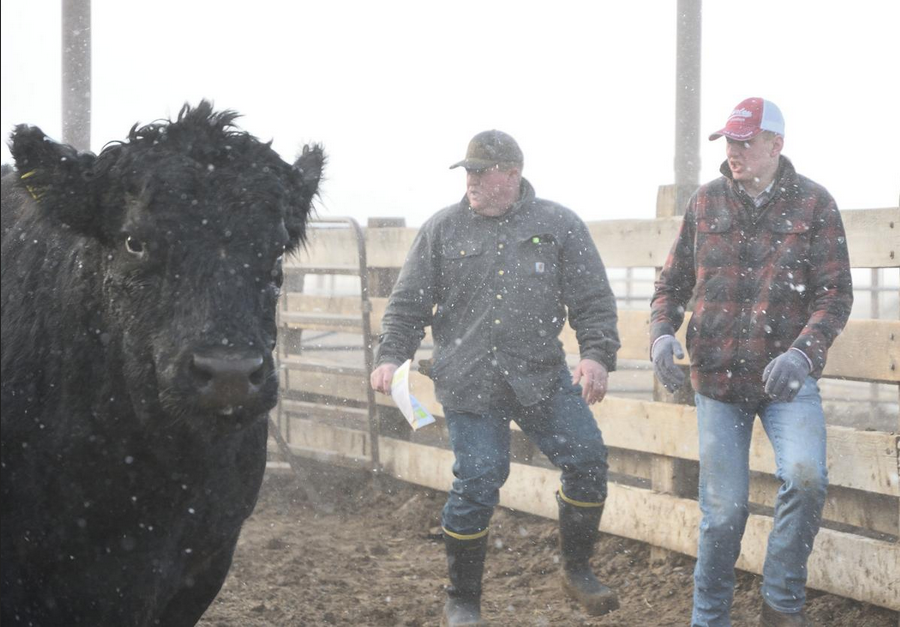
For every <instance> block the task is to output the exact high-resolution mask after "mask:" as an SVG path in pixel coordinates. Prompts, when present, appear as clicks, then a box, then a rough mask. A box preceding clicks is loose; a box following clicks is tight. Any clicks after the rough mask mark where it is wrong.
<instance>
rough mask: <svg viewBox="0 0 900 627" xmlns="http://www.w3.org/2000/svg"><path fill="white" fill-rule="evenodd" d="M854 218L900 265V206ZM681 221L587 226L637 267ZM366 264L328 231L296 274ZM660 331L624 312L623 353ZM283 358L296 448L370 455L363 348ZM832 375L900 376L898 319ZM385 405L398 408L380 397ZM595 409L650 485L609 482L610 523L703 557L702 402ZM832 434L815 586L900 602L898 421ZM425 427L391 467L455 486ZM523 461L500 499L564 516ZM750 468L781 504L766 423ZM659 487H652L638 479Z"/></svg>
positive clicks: (837, 361) (379, 266) (443, 453)
mask: <svg viewBox="0 0 900 627" xmlns="http://www.w3.org/2000/svg"><path fill="white" fill-rule="evenodd" d="M842 215H843V218H844V223H845V226H846V229H847V237H848V245H849V247H850V255H851V264H852V265H853V266H854V267H867V268H895V267H898V265H900V264H898V255H900V209H897V208H890V209H872V210H857V211H845V212H843V214H842ZM679 224H680V218H657V219H655V220H617V221H609V222H598V223H592V224H589V228H590V231H591V234H592V236H593V238H594V240H595V242H596V244H597V247H598V249H599V250H600V253H601V255H602V257H603V260H604V262H605V263H606V265H607V266H608V267H611V268H612V267H625V268H639V267H658V266H660V265H661V264H662V263H663V261H664V259H665V257H666V255H667V253H668V250H669V247H670V246H671V244H672V242H673V241H674V239H675V236H676V234H677V230H678V227H679ZM415 233H416V230H415V229H408V228H377V229H368V231H367V233H366V245H367V254H368V260H369V267H370V268H371V269H372V270H373V272H376V273H377V272H379V271H393V272H396V270H397V269H398V268H399V267H400V266H401V265H402V264H403V262H404V259H405V256H406V252H407V251H408V250H409V247H410V244H411V243H412V239H413V238H414V237H415ZM357 267H358V259H357V249H356V243H355V241H354V240H353V239H352V236H351V235H350V233H348V232H347V231H343V230H337V229H316V230H314V231H313V233H312V237H311V238H310V244H309V246H308V248H307V250H306V251H304V252H303V253H301V254H300V255H299V256H297V257H295V258H294V259H292V260H290V261H289V263H288V268H287V270H288V272H294V273H336V274H343V273H351V272H353V271H355V268H357ZM386 303H387V299H386V298H384V297H383V296H381V297H377V298H372V299H371V309H372V313H371V319H372V325H373V331H374V332H375V333H378V331H379V327H380V321H381V317H382V314H383V312H384V308H385V306H386ZM361 313H362V312H361V304H360V299H359V297H340V296H310V295H306V294H302V293H299V292H297V291H294V292H289V293H287V294H286V295H285V296H284V300H283V310H282V311H281V313H280V323H281V324H282V325H283V327H284V328H285V329H290V328H294V329H305V330H318V331H335V332H339V333H354V334H359V333H361V327H360V316H361ZM685 326H686V325H685ZM648 328H649V312H647V311H620V319H619V333H620V336H621V339H622V349H621V351H620V353H619V356H620V359H630V360H647V359H648V354H649V339H648ZM683 328H684V327H683ZM287 335H288V334H283V336H287ZM561 340H562V342H563V346H564V349H565V350H566V352H567V353H573V354H577V352H578V348H577V343H576V341H575V337H574V333H573V332H572V330H571V329H570V328H569V327H568V326H567V327H566V329H565V331H564V332H563V334H562V336H561ZM426 341H428V338H426ZM682 341H683V337H682ZM282 354H283V358H282V362H281V366H282V374H281V376H282V386H283V387H282V389H283V390H284V398H283V400H282V403H281V406H280V408H279V411H280V413H281V415H282V428H283V429H284V434H285V437H286V439H287V440H288V442H289V443H290V445H291V447H292V449H293V450H294V451H295V452H296V453H298V454H303V455H308V456H313V457H318V458H322V459H329V460H332V461H336V462H341V463H361V464H366V463H368V461H369V459H370V454H371V449H372V444H373V443H372V442H371V435H370V434H369V433H368V432H367V431H366V430H365V426H364V424H363V422H362V418H361V414H360V412H359V410H358V409H354V408H358V407H361V406H363V404H364V403H365V402H366V386H367V385H368V373H366V372H365V368H364V367H363V366H362V358H361V356H359V358H358V359H357V360H356V362H355V363H350V362H348V361H347V359H346V358H344V359H343V360H335V359H322V358H318V359H310V358H309V357H307V356H306V355H303V354H296V352H295V353H294V354H291V352H290V350H284V351H282ZM345 357H346V356H345ZM825 376H826V377H833V378H842V379H853V380H859V381H868V382H873V383H880V384H889V385H898V384H900V320H852V321H851V322H850V323H849V324H848V326H847V328H846V329H845V331H844V332H843V334H841V336H839V338H838V340H837V341H836V342H835V345H834V347H833V348H832V350H831V352H830V353H829V360H828V366H827V368H826V371H825ZM411 385H412V388H413V393H414V395H415V396H416V397H417V398H418V399H419V400H420V401H421V402H422V403H423V405H425V406H426V407H427V408H428V409H429V411H431V412H432V413H433V414H434V415H435V416H437V417H439V418H440V417H441V416H442V410H441V407H440V405H439V404H438V403H437V402H436V401H435V399H434V393H433V388H432V386H431V382H430V380H428V379H427V378H425V377H424V376H421V375H419V374H418V373H412V375H411ZM377 402H378V403H379V404H382V405H384V406H392V405H393V401H391V400H390V399H389V398H388V397H385V396H380V395H379V397H378V399H377ZM592 410H593V412H594V416H595V418H596V420H597V422H598V424H599V426H600V428H601V429H602V430H603V435H604V439H605V441H606V443H607V444H608V446H609V447H610V469H611V471H612V472H615V473H619V474H622V475H629V476H632V477H634V478H636V479H639V480H643V484H641V483H640V482H638V483H637V484H635V483H632V485H625V484H622V483H616V482H611V484H610V494H609V501H608V515H606V516H605V517H604V519H603V527H602V529H603V530H604V531H606V532H608V533H613V534H616V535H620V536H623V537H628V538H632V539H635V540H640V541H642V542H647V543H649V544H651V545H652V546H655V547H660V548H662V549H667V550H671V551H677V552H680V553H685V554H688V555H696V541H697V529H698V525H699V518H700V512H699V508H698V505H697V502H696V500H694V499H692V498H687V497H686V495H685V494H684V493H683V490H679V489H678V488H677V482H675V483H672V482H671V481H670V480H671V479H672V476H673V475H674V476H675V477H676V478H677V476H678V475H680V474H684V471H685V470H686V469H689V468H690V467H691V466H690V465H691V464H693V465H696V461H697V459H698V450H697V449H698V445H697V423H696V413H695V409H694V408H693V407H691V406H689V405H684V404H677V403H673V402H662V399H657V400H655V401H650V400H636V399H628V398H619V397H615V396H609V397H607V399H606V400H604V401H603V403H601V404H599V405H597V406H594V408H592ZM898 420H900V419H898ZM439 425H440V423H439ZM439 428H442V427H440V426H439ZM428 429H433V427H428ZM827 430H828V473H829V481H830V484H831V487H830V488H829V498H828V502H827V504H826V507H825V512H824V518H825V520H826V523H825V525H826V527H825V528H823V529H822V531H821V532H820V534H819V536H818V538H817V540H816V549H815V551H814V552H813V555H812V557H811V559H810V563H809V585H810V587H813V588H817V589H820V590H825V591H828V592H831V593H834V594H839V595H842V596H846V597H850V598H853V599H857V600H860V601H865V602H868V603H874V604H877V605H881V606H884V607H888V608H891V609H894V610H900V544H898V543H897V537H898V536H900V455H898V445H900V442H898V439H900V438H898V435H897V434H898V433H900V424H898V428H897V430H896V431H894V432H884V431H869V430H861V429H852V428H847V427H840V426H828V428H827ZM424 431H427V429H426V430H424ZM421 433H423V432H419V433H417V434H413V435H411V436H410V438H409V440H404V439H394V438H386V437H380V438H379V456H380V462H381V465H382V467H383V469H384V470H385V471H386V472H389V473H391V474H392V475H394V476H396V477H398V478H400V479H403V480H405V481H409V482H412V483H416V484H420V485H423V486H428V487H431V488H434V489H438V490H447V489H449V487H450V483H451V481H452V474H451V472H450V468H451V466H452V453H451V452H450V451H448V450H446V449H445V448H441V447H438V446H434V445H426V444H424V443H422V442H424V441H425V440H424V439H422V438H420V437H419V436H420V434H421ZM432 439H433V438H432ZM513 466H514V468H513V470H512V472H511V475H510V478H509V480H508V482H507V484H506V486H505V487H504V488H503V490H502V496H501V503H502V504H503V505H506V506H509V507H513V508H516V509H520V510H523V511H527V512H531V513H534V514H537V515H540V516H545V517H548V518H555V517H556V506H555V501H554V500H553V498H552V493H553V490H554V488H555V485H556V483H557V482H558V473H557V472H556V471H555V470H553V469H550V468H547V467H546V466H541V465H540V464H539V463H516V464H514V465H513ZM750 468H751V470H752V471H754V473H753V477H752V480H751V500H752V501H753V502H754V503H758V504H760V505H763V506H766V505H768V506H771V504H772V501H773V499H774V493H775V490H776V489H777V481H776V480H775V479H774V477H773V476H772V473H773V471H774V469H775V463H774V458H773V454H772V449H771V446H770V445H769V443H768V440H767V438H766V437H765V434H764V433H763V431H762V428H761V427H760V426H759V425H757V426H756V428H755V430H754V434H753V441H752V445H751V451H750ZM648 483H649V485H650V486H651V489H647V488H646V487H635V485H647V484H648ZM673 486H674V487H673ZM771 524H772V519H771V517H769V516H767V515H763V514H754V515H752V516H751V517H750V520H749V522H748V525H747V531H746V534H745V537H744V542H743V551H742V555H741V558H740V560H739V562H738V567H739V568H742V569H745V570H748V571H750V572H755V573H761V572H762V565H763V559H764V556H765V548H766V537H767V535H768V531H769V530H770V528H771Z"/></svg>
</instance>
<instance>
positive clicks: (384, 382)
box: [369, 364, 400, 395]
mask: <svg viewBox="0 0 900 627" xmlns="http://www.w3.org/2000/svg"><path fill="white" fill-rule="evenodd" d="M399 367H400V366H398V365H397V364H381V365H380V366H378V367H377V368H375V370H373V371H372V375H371V376H370V377H369V382H370V383H371V384H372V389H373V390H375V391H376V392H381V393H382V394H387V395H390V393H391V380H393V378H394V373H395V372H397V368H399Z"/></svg>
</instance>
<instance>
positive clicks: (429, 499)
mask: <svg viewBox="0 0 900 627" xmlns="http://www.w3.org/2000/svg"><path fill="white" fill-rule="evenodd" d="M303 466H304V468H305V469H306V472H307V473H308V474H309V475H310V479H311V483H312V484H313V485H314V487H315V489H316V490H317V491H318V492H319V495H320V501H319V503H320V505H319V507H318V508H317V509H316V508H313V507H312V506H311V505H310V502H309V501H308V500H306V498H305V496H304V494H303V493H302V492H301V491H299V490H298V489H297V481H296V479H295V478H294V477H293V476H292V475H290V474H286V473H282V472H280V473H277V474H276V473H270V474H268V475H267V477H266V481H265V483H264V485H263V490H262V494H261V495H260V500H259V504H258V505H257V507H256V511H255V512H254V514H253V516H252V517H251V518H250V519H249V521H248V522H247V524H246V525H245V526H244V529H243V533H242V534H241V538H240V542H239V544H238V548H237V552H236V554H235V558H234V565H233V566H232V569H231V573H230V574H229V577H228V580H227V581H226V582H225V585H224V587H223V588H222V591H221V592H220V594H219V596H218V598H217V599H216V600H215V601H214V602H213V604H212V606H211V607H210V608H209V610H208V611H207V613H206V615H205V616H204V618H203V620H202V621H201V623H200V624H201V625H202V626H203V627H230V626H232V625H236V626H248V627H252V626H269V625H272V626H291V625H373V626H377V625H398V626H406V627H418V626H421V625H437V624H438V623H439V621H440V609H441V605H442V604H443V600H444V591H443V588H444V585H445V584H446V579H447V578H446V566H445V559H444V552H443V545H442V544H441V543H440V541H439V536H438V531H439V516H440V511H441V507H442V506H443V503H444V498H445V495H444V494H443V493H440V492H435V491H432V490H428V489H424V488H421V487H417V486H413V485H410V484H405V483H401V482H396V481H392V480H389V479H385V478H379V479H378V481H377V482H376V481H375V480H373V478H372V476H371V475H370V474H369V473H367V472H365V471H359V470H349V469H345V468H339V467H335V466H331V465H325V464H320V463H317V462H311V461H307V460H305V461H303ZM491 538H492V542H491V548H490V550H489V552H488V560H487V564H486V568H485V590H484V600H483V613H484V617H485V618H486V619H488V620H489V621H490V624H491V625H501V626H502V625H509V626H517V627H518V626H527V625H545V626H550V625H554V626H555V625H572V626H588V625H597V626H600V625H603V626H608V625H619V626H641V627H643V626H656V625H688V624H689V621H690V610H691V601H690V597H691V585H692V583H691V572H692V569H693V562H694V560H693V559H691V558H688V557H684V556H680V555H673V556H671V557H670V559H669V560H668V561H667V562H665V563H651V560H650V547H649V546H648V545H645V544H641V543H638V542H634V541H631V540H625V539H622V538H617V537H615V536H608V535H604V536H603V537H602V538H601V541H600V543H599V547H598V551H597V553H596V555H595V556H594V559H593V565H594V567H595V571H596V572H597V574H598V576H599V577H600V578H601V580H602V581H604V582H605V583H607V584H608V585H610V586H612V587H613V588H615V589H616V590H617V591H618V593H619V597H620V601H621V609H619V610H618V611H616V612H614V613H612V614H610V615H608V616H605V617H601V618H594V617H591V616H588V615H587V614H585V613H583V612H582V611H580V610H579V608H578V606H576V605H575V604H574V603H572V602H571V601H569V600H567V599H566V598H564V597H563V596H562V595H561V593H560V591H559V587H558V583H557V571H558V568H559V552H558V550H557V544H556V523H555V521H551V520H546V519H543V518H538V517H535V516H532V515H528V514H522V513H518V512H511V511H509V510H505V509H498V510H497V513H496V514H495V516H494V520H493V522H492V525H491ZM759 584H760V579H759V577H756V576H753V575H749V574H746V573H740V574H739V576H738V587H737V591H736V595H735V605H734V612H733V620H734V624H735V627H740V626H743V625H756V617H757V615H758V611H759V605H760V597H759ZM808 614H809V616H810V617H811V618H812V619H813V621H814V624H816V625H823V626H825V625H827V626H831V625H835V626H844V625H846V626H852V627H882V626H883V627H896V626H897V624H898V623H897V618H898V617H897V613H896V612H891V611H888V610H885V609H882V608H878V607H874V606H871V605H865V604H862V603H858V602H855V601H851V600H848V599H844V598H840V597H835V596H832V595H828V594H823V593H819V592H816V591H810V592H809V603H808Z"/></svg>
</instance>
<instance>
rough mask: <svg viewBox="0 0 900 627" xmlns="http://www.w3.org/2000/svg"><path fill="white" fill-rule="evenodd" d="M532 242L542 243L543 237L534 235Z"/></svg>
mask: <svg viewBox="0 0 900 627" xmlns="http://www.w3.org/2000/svg"><path fill="white" fill-rule="evenodd" d="M531 243H532V244H540V243H541V238H540V237H532V238H531Z"/></svg>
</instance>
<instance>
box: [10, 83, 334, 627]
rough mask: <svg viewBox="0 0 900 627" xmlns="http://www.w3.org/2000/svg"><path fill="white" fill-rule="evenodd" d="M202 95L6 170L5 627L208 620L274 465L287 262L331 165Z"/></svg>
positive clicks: (25, 147) (24, 151)
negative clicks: (270, 443)
mask: <svg viewBox="0 0 900 627" xmlns="http://www.w3.org/2000/svg"><path fill="white" fill-rule="evenodd" d="M236 117H237V114H235V113H234V112H232V111H223V112H214V111H213V108H212V106H211V105H210V104H209V103H208V102H206V101H204V102H202V103H200V104H199V105H198V106H197V107H196V108H191V107H189V106H187V105H186V106H185V107H184V108H183V109H182V110H181V112H180V113H179V115H178V118H177V120H174V121H162V122H157V123H153V124H150V125H147V126H145V127H143V128H137V125H135V126H134V127H132V129H131V132H130V134H129V136H128V139H127V140H126V141H124V142H116V143H113V144H110V145H108V146H107V147H105V148H104V149H103V151H102V152H101V153H100V154H99V155H94V154H91V153H79V152H76V151H75V150H74V149H73V148H71V147H70V146H66V145H61V144H57V143H54V142H53V141H51V140H50V139H48V138H47V137H46V136H45V135H44V133H43V132H41V130H40V129H38V128H35V127H29V126H18V127H17V128H16V129H15V130H14V132H13V133H12V136H11V141H10V150H11V153H12V155H13V157H14V159H15V164H16V171H14V172H12V173H11V174H9V175H7V176H6V177H4V179H3V209H2V215H3V246H2V288H3V291H2V299H3V301H2V323H3V341H2V368H3V371H2V388H3V398H2V401H3V405H2V499H3V500H2V505H0V507H2V525H0V527H2V529H0V533H2V559H0V568H2V623H3V624H4V625H5V626H7V627H8V626H11V625H13V624H40V625H75V624H83V625H92V626H96V625H193V624H194V623H196V622H197V620H199V618H200V616H201V615H202V614H203V612H204V611H205V609H206V608H207V606H208V605H209V604H210V602H212V600H213V598H215V596H216V594H217V593H218V591H219V588H220V587H221V585H222V582H223V581H224V579H225V576H226V574H227V572H228V569H229V566H230V565H231V558H232V554H233V552H234V547H235V544H236V542H237V538H238V534H239V532H240V529H241V525H242V523H243V521H244V520H245V519H246V518H247V517H248V516H249V515H250V513H251V511H252V510H253V507H254V505H255V503H256V498H257V494H258V491H259V487H260V483H261V481H262V476H263V472H264V469H265V458H266V437H267V412H268V411H269V410H270V409H271V408H272V407H273V406H274V405H275V403H276V400H277V393H278V378H277V374H276V372H275V370H274V366H273V359H272V349H273V347H274V346H275V337H276V326H275V312H276V302H277V299H278V294H279V288H280V285H281V282H282V256H283V255H284V254H285V252H291V251H293V250H295V249H296V248H297V247H298V246H300V244H301V243H302V240H303V238H304V233H305V228H306V223H307V217H308V215H309V212H310V210H311V205H312V202H313V199H314V197H315V196H316V192H317V188H318V184H319V178H320V175H321V171H322V167H323V165H324V156H323V152H322V149H321V147H319V146H317V145H316V146H306V147H305V148H304V149H303V154H302V155H301V156H300V157H299V159H298V160H297V162H296V163H295V164H294V165H291V164H289V163H286V162H284V161H283V160H282V159H281V158H280V157H279V156H278V155H277V154H276V153H275V151H273V150H272V148H271V146H270V144H266V143H261V142H260V141H258V140H257V139H256V138H254V137H252V136H251V135H249V134H247V133H245V132H242V131H239V130H238V129H237V128H235V126H234V125H233V123H234V119H235V118H236Z"/></svg>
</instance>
